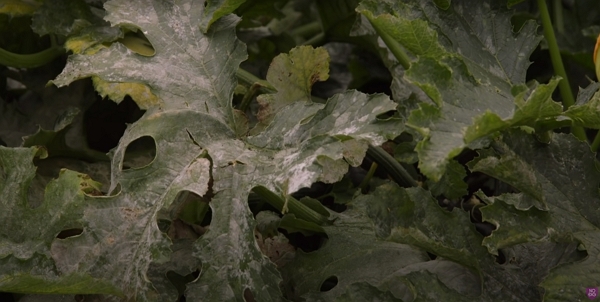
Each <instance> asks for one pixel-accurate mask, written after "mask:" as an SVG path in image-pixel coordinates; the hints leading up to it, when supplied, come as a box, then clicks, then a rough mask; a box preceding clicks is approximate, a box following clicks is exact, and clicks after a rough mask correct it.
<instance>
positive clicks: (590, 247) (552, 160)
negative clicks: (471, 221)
mask: <svg viewBox="0 0 600 302" xmlns="http://www.w3.org/2000/svg"><path fill="white" fill-rule="evenodd" d="M497 145H498V147H497V148H494V149H495V150H494V152H486V153H485V155H484V154H482V156H481V157H482V159H480V160H478V163H477V164H476V165H475V167H477V166H478V165H480V164H482V162H483V161H485V160H487V159H494V158H496V160H497V159H499V160H500V161H514V160H518V161H519V162H520V163H521V164H523V165H525V166H524V167H523V168H522V169H513V170H508V169H505V168H504V167H502V165H500V166H499V167H498V169H497V171H502V172H501V173H502V174H504V175H506V176H507V177H504V178H503V181H505V182H507V183H508V184H509V185H511V186H513V187H516V188H520V189H521V190H523V191H524V193H522V194H505V195H501V196H497V197H486V196H485V195H483V194H482V193H479V194H478V196H480V197H481V198H483V200H484V201H485V202H486V203H488V204H489V205H488V206H485V207H483V208H481V213H482V215H483V219H484V220H485V221H489V222H491V223H493V224H495V225H496V227H497V230H496V231H494V232H493V233H492V236H490V237H487V238H485V239H484V241H483V242H484V245H486V246H487V247H488V250H490V252H492V253H495V252H496V251H497V250H498V249H501V248H504V247H507V246H511V245H514V244H517V243H524V242H538V241H541V242H546V241H552V242H564V241H567V242H568V241H571V240H576V241H577V242H580V243H581V244H582V248H583V249H585V250H586V252H587V254H588V257H587V258H586V259H585V260H584V261H579V262H574V263H569V264H565V265H561V266H558V267H556V268H554V269H552V270H551V271H550V274H549V275H548V276H547V277H546V278H545V279H544V281H543V282H542V284H541V285H542V286H543V287H544V288H545V289H546V295H545V297H548V299H556V300H574V299H577V297H580V296H582V294H583V293H582V289H581V287H582V286H585V285H586V284H594V283H595V282H597V280H600V270H598V269H597V267H600V265H599V264H598V261H597V259H598V257H597V255H598V252H599V251H600V250H599V244H598V242H599V241H598V238H599V234H600V218H599V217H600V216H599V214H600V211H599V210H598V207H597V204H598V203H599V202H600V197H599V195H598V183H600V171H598V169H597V168H596V165H595V162H596V160H595V155H594V154H593V153H591V152H590V151H589V146H588V145H587V144H586V143H582V142H579V141H578V140H577V139H575V138H574V137H572V136H570V135H564V134H555V135H554V136H553V138H552V141H551V142H550V144H541V143H539V142H538V141H536V140H535V138H533V137H531V136H530V135H527V134H525V133H522V132H519V131H510V132H508V133H506V134H504V135H503V138H502V141H500V142H497ZM491 171H492V173H494V172H495V170H494V169H491ZM524 172H527V173H528V174H529V175H531V176H532V177H535V182H534V183H531V182H529V181H527V180H526V181H523V178H522V177H523V173H524ZM525 179H527V177H526V178H525ZM525 190H528V191H525ZM531 191H539V192H541V193H542V194H543V198H544V199H545V201H546V205H547V211H540V210H538V209H537V208H531V209H529V210H526V211H525V209H528V208H529V207H523V206H522V205H523V199H525V200H526V201H525V202H526V204H528V203H530V201H529V200H527V198H524V197H525V196H524V195H525V194H530V193H529V192H531ZM529 199H531V198H529ZM583 271H585V273H582V272H583Z"/></svg>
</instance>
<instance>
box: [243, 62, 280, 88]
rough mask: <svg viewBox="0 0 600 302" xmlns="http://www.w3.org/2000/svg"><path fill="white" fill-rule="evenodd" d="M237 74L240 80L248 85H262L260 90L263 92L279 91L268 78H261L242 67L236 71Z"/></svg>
mask: <svg viewBox="0 0 600 302" xmlns="http://www.w3.org/2000/svg"><path fill="white" fill-rule="evenodd" d="M235 76H236V77H237V78H238V80H239V81H241V82H243V83H245V84H247V85H254V84H257V85H260V91H261V92H263V93H274V92H277V89H275V87H273V86H272V85H271V83H269V82H267V81H266V80H262V79H259V78H258V77H257V76H255V75H253V74H251V73H249V72H247V71H246V70H244V69H242V68H238V70H237V71H236V72H235Z"/></svg>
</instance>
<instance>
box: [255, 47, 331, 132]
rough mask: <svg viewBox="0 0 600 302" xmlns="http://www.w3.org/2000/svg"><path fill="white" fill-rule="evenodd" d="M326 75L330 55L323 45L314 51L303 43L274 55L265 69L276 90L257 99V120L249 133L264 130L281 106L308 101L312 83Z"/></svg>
mask: <svg viewBox="0 0 600 302" xmlns="http://www.w3.org/2000/svg"><path fill="white" fill-rule="evenodd" d="M327 78H329V55H328V54H327V51H326V50H325V49H324V48H317V49H316V50H315V49H313V48H312V47H310V46H302V47H299V48H295V49H292V50H291V51H290V53H289V55H288V54H280V55H278V56H277V57H275V58H274V59H273V62H272V64H271V67H270V68H269V71H268V72H267V81H269V83H271V85H273V87H275V89H277V93H275V94H263V95H260V96H259V97H258V98H257V100H258V103H259V104H260V107H261V108H260V111H259V112H258V114H257V117H258V119H259V123H258V124H257V125H256V127H255V129H253V130H252V132H251V133H258V132H260V131H262V130H263V129H265V128H266V127H267V126H268V125H269V124H270V123H271V122H272V121H273V118H274V117H275V115H277V114H280V112H279V111H280V110H281V108H283V107H284V106H286V105H289V104H292V103H295V102H299V101H304V102H311V87H312V85H313V84H314V83H315V82H317V81H325V80H327ZM315 108H316V107H315Z"/></svg>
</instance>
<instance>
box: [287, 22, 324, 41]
mask: <svg viewBox="0 0 600 302" xmlns="http://www.w3.org/2000/svg"><path fill="white" fill-rule="evenodd" d="M322 31H323V30H322V29H321V23H319V21H313V22H310V23H307V24H304V25H302V26H300V27H298V28H295V29H293V30H292V31H291V32H290V35H292V36H300V37H308V36H314V35H316V34H318V33H320V32H322Z"/></svg>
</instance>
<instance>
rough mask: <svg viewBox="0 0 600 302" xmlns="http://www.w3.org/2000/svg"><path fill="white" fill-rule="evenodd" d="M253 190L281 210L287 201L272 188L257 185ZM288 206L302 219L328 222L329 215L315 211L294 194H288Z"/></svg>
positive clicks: (320, 222)
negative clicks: (293, 195)
mask: <svg viewBox="0 0 600 302" xmlns="http://www.w3.org/2000/svg"><path fill="white" fill-rule="evenodd" d="M252 191H253V192H254V193H256V194H258V195H259V196H260V197H261V198H262V199H264V200H265V201H266V202H268V203H269V204H270V205H272V206H274V207H275V208H276V209H278V210H279V211H281V210H282V209H283V207H284V205H285V203H286V201H285V200H283V199H282V198H281V197H280V196H279V195H277V194H275V193H273V192H271V190H269V189H267V188H265V187H263V186H256V187H254V189H252ZM287 208H288V209H289V212H290V213H292V214H294V215H296V217H298V218H300V219H303V220H306V221H309V222H313V223H316V224H318V225H323V224H325V223H327V217H325V216H323V215H321V214H319V213H317V212H315V211H314V210H312V209H311V208H309V207H307V206H306V205H304V204H303V203H301V202H300V201H298V200H297V199H295V198H294V197H292V196H287Z"/></svg>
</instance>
